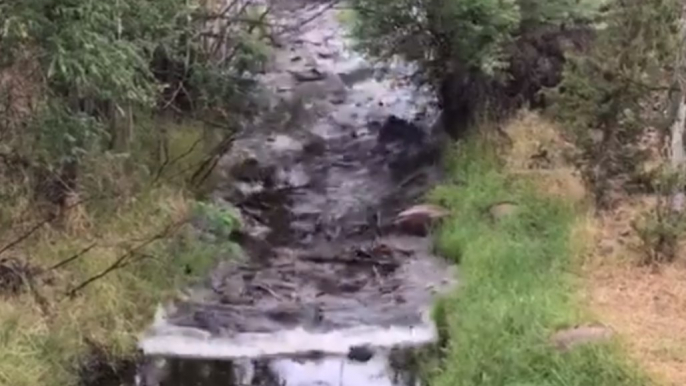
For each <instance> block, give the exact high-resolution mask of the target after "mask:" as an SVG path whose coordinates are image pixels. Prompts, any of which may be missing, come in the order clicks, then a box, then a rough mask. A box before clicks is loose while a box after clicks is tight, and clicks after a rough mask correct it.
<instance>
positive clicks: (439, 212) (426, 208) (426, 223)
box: [393, 204, 449, 236]
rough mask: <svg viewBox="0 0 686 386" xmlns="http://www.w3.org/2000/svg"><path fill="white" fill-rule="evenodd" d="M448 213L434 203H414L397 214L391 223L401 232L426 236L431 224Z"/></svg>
mask: <svg viewBox="0 0 686 386" xmlns="http://www.w3.org/2000/svg"><path fill="white" fill-rule="evenodd" d="M448 214H449V212H448V211H447V210H446V209H444V208H441V207H439V206H436V205H429V204H422V205H416V206H413V207H411V208H409V209H407V210H405V211H403V212H401V213H400V214H398V216H397V217H396V219H395V221H394V222H393V225H394V226H395V227H396V228H397V229H398V230H400V231H401V232H403V233H407V234H411V235H414V236H426V235H427V234H428V233H429V229H430V227H431V225H432V224H433V223H435V222H436V221H438V220H440V219H442V218H444V217H446V216H448Z"/></svg>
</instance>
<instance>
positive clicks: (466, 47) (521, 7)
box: [352, 0, 598, 135]
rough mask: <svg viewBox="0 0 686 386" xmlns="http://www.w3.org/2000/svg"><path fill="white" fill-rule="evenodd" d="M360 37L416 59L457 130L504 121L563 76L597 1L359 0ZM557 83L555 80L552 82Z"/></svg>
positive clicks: (378, 49)
mask: <svg viewBox="0 0 686 386" xmlns="http://www.w3.org/2000/svg"><path fill="white" fill-rule="evenodd" d="M352 3H353V8H354V9H355V11H356V14H357V15H356V16H357V17H356V18H355V19H354V23H353V25H354V27H353V30H354V36H355V37H356V38H357V40H358V42H359V45H360V47H362V48H363V49H364V50H365V51H366V52H367V53H369V54H371V55H373V56H376V57H380V58H383V59H388V58H391V57H394V56H400V57H402V58H404V59H405V60H409V61H411V62H414V63H417V64H418V65H419V67H420V70H421V71H420V75H421V76H420V79H421V80H423V81H425V82H429V83H430V84H431V85H433V86H435V88H436V90H437V91H438V93H439V98H440V99H441V102H442V104H443V109H444V112H445V114H444V116H445V117H446V118H448V119H449V120H450V122H446V123H447V124H446V126H447V129H448V130H449V131H450V132H451V133H453V134H456V135H459V134H460V133H461V132H463V131H464V130H465V129H466V128H467V127H468V126H469V125H471V124H473V123H474V121H475V120H476V118H477V117H480V115H482V114H488V115H489V117H491V118H494V117H495V118H500V117H501V116H504V115H506V114H507V113H509V112H510V111H512V110H513V108H514V107H518V106H519V105H521V104H522V103H523V102H529V101H531V100H533V99H534V97H535V94H536V93H537V92H538V91H539V90H540V89H541V87H543V86H554V83H555V82H557V81H558V80H559V79H558V78H559V72H560V67H561V66H560V64H559V63H560V61H561V60H563V58H562V51H563V47H562V40H563V38H566V35H574V28H571V29H566V28H565V27H564V25H565V24H571V25H576V24H577V22H580V21H582V20H588V19H590V18H591V17H592V16H593V15H595V10H596V9H597V8H598V2H597V1H589V2H584V1H581V2H576V1H569V0H555V1H542V0H506V1H499V0H432V1H419V0H403V1H392V0H381V1H378V0H354V1H353V2H352ZM550 83H553V84H550Z"/></svg>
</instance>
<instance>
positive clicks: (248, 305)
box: [139, 0, 454, 386]
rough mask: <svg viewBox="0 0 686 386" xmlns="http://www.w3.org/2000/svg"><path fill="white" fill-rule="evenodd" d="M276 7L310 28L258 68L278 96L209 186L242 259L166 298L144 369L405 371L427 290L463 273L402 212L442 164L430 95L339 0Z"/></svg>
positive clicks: (362, 378) (309, 380)
mask: <svg viewBox="0 0 686 386" xmlns="http://www.w3.org/2000/svg"><path fill="white" fill-rule="evenodd" d="M279 4H280V3H279ZM275 9H276V10H275V17H276V19H278V20H282V21H283V22H284V23H292V24H293V25H298V26H300V28H294V29H292V32H291V33H290V34H288V35H286V36H284V37H283V42H282V47H280V48H277V49H275V54H274V58H273V60H272V64H271V66H270V67H271V68H270V70H269V71H268V72H267V73H265V74H263V75H262V76H261V79H260V81H261V84H262V85H263V87H264V88H265V89H266V90H267V92H268V93H269V94H270V95H272V96H273V100H274V103H273V106H272V108H271V109H269V111H267V112H265V114H263V116H262V117H261V118H260V119H259V120H258V121H257V122H256V123H255V127H254V128H253V129H250V130H246V131H245V133H244V135H242V136H241V137H240V138H238V139H237V140H236V142H235V144H234V150H232V151H231V152H230V154H227V155H226V156H225V158H224V159H223V160H222V161H221V162H220V165H219V169H220V173H221V175H222V179H223V181H224V184H223V186H221V187H220V188H219V189H217V191H216V192H215V193H214V200H215V201H217V202H219V203H221V202H230V203H232V204H234V205H235V206H237V207H238V208H239V209H240V210H241V215H242V217H243V224H244V229H243V230H242V231H241V233H240V234H238V235H236V241H237V242H238V243H239V244H241V245H242V246H243V249H244V251H245V252H246V253H247V255H248V258H247V259H246V260H244V261H235V262H231V261H229V262H223V263H222V264H220V265H219V266H218V267H217V268H216V269H215V270H214V271H213V272H212V273H211V275H210V277H208V278H207V280H206V281H205V283H204V285H203V286H200V287H199V288H195V289H193V290H192V294H191V296H190V299H187V300H184V301H177V302H176V303H175V304H171V305H166V306H164V307H162V306H161V307H160V310H159V312H158V315H157V317H156V320H155V321H154V323H153V324H152V325H151V326H150V328H149V329H148V330H147V331H145V332H144V334H143V336H142V337H141V340H140V342H139V347H140V349H141V351H142V352H143V354H144V355H145V357H146V360H145V362H144V363H143V366H142V369H141V371H140V372H139V384H140V385H145V386H158V385H160V386H161V385H165V386H188V385H202V386H219V385H239V384H240V385H243V384H245V385H248V384H250V385H287V386H310V385H312V386H314V385H331V386H359V385H374V386H386V385H388V386H392V385H398V386H400V385H403V386H409V385H410V384H411V383H412V381H411V379H413V378H412V374H410V373H411V370H409V369H403V368H394V366H393V365H392V363H397V362H398V361H394V360H393V358H394V356H398V355H405V354H406V352H407V350H412V348H414V347H419V346H425V345H427V344H431V343H433V342H435V340H436V339H437V336H436V335H437V334H436V328H435V326H434V323H433V321H432V320H431V319H430V317H429V312H430V308H431V302H432V299H433V297H434V296H435V294H436V293H437V292H440V291H444V290H446V289H447V288H448V287H450V286H451V285H452V284H453V277H454V272H453V271H452V267H450V266H448V264H447V263H446V262H444V261H442V260H441V259H439V258H436V257H435V256H433V255H432V253H431V251H432V240H431V239H430V237H428V236H427V235H426V234H424V233H421V234H419V235H411V234H406V233H405V232H399V231H398V229H397V228H398V227H397V226H396V225H397V222H398V220H397V219H396V217H397V215H398V214H399V213H401V212H403V210H405V209H407V208H410V207H412V206H413V205H414V204H416V203H418V202H419V201H420V200H421V197H422V195H423V194H424V193H425V192H426V190H427V189H428V188H429V187H430V186H431V185H432V184H433V183H435V182H436V181H437V180H438V179H439V178H440V169H439V167H438V165H437V161H438V154H439V151H440V148H441V147H440V143H441V138H440V135H439V134H438V133H436V132H434V131H436V130H435V127H436V125H434V124H433V121H434V120H436V118H437V114H436V110H435V108H434V107H433V106H434V100H433V97H432V95H431V93H430V92H429V91H427V90H417V89H416V88H415V87H414V86H412V85H411V84H409V82H408V81H407V79H408V78H409V75H410V74H411V73H412V68H409V66H406V65H403V64H394V65H387V66H385V67H380V66H375V65H372V64H370V63H369V62H368V61H366V60H364V59H363V58H361V57H360V56H359V55H358V54H356V53H354V52H352V51H351V50H350V49H349V48H347V47H348V41H347V40H346V38H345V34H346V32H345V30H344V29H343V27H342V26H340V25H339V23H338V21H337V18H336V10H335V9H333V8H331V7H330V5H329V4H326V3H321V2H315V1H307V0H289V1H285V2H283V4H281V5H277V6H276V7H275ZM315 14H319V16H318V17H316V18H313V15H315ZM305 21H309V22H307V23H306V22H305ZM379 74H381V75H379ZM436 218H438V216H436ZM432 219H433V217H432ZM401 362H402V361H401ZM395 367H398V366H395Z"/></svg>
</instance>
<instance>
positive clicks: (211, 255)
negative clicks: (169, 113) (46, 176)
mask: <svg viewBox="0 0 686 386" xmlns="http://www.w3.org/2000/svg"><path fill="white" fill-rule="evenodd" d="M147 124H149V125H154V124H157V125H159V124H165V125H167V127H168V130H169V133H168V135H169V144H168V147H169V152H168V153H169V154H168V156H169V158H170V159H177V162H176V163H174V164H173V165H171V166H170V167H169V170H167V171H166V172H167V174H166V175H171V176H177V177H179V176H180V177H181V179H182V178H183V177H184V176H185V175H188V172H184V170H190V169H189V166H193V165H194V164H197V163H198V160H200V159H202V156H203V152H204V150H205V149H204V147H203V146H199V147H197V148H196V149H193V150H192V151H189V150H190V146H192V144H194V143H196V142H197V141H199V140H200V139H201V138H202V137H201V135H202V130H200V129H199V128H198V127H197V126H195V125H188V124H173V125H172V124H170V123H169V122H148V123H147ZM151 132H152V131H151ZM138 140H139V141H140V142H139V144H138V147H139V148H138V149H137V150H135V151H134V152H132V153H131V154H128V155H127V154H123V155H119V156H117V155H107V154H105V155H101V156H97V155H92V156H89V157H92V158H90V159H89V160H88V161H89V163H88V169H85V170H84V173H87V175H86V176H84V178H85V180H84V181H83V185H82V189H83V190H82V193H83V194H85V195H88V194H93V193H96V192H97V191H98V190H102V191H103V192H105V193H111V192H113V191H114V192H116V193H118V194H117V195H116V196H115V197H113V198H110V199H105V200H93V201H89V202H88V205H84V206H82V207H80V209H81V210H83V216H82V217H83V218H80V219H75V220H74V219H69V220H70V221H71V220H74V221H81V222H82V224H80V225H79V226H69V227H56V228H50V227H46V228H44V229H42V230H41V231H39V232H37V233H36V234H35V235H33V236H31V237H30V238H29V239H27V240H26V241H25V242H24V243H21V244H20V245H18V246H17V247H16V248H14V249H13V250H12V251H11V253H12V255H14V256H15V257H17V258H19V259H21V260H23V261H26V262H27V263H29V264H30V265H32V266H34V267H41V268H43V269H44V271H45V272H44V273H43V274H41V275H39V276H37V277H36V278H35V283H34V284H35V285H34V287H35V288H34V289H35V292H33V291H29V290H26V291H24V292H23V293H22V294H20V295H18V296H3V297H1V298H0V385H7V386H69V385H76V384H78V383H79V376H80V375H81V374H80V371H81V370H83V368H82V367H83V361H84V360H87V359H89V358H88V355H89V352H90V350H91V349H92V348H93V347H95V348H97V349H99V350H101V351H103V352H105V353H106V358H105V359H106V361H109V362H111V363H112V364H115V363H117V362H118V361H119V360H121V359H130V358H132V357H133V356H134V354H135V343H136V339H137V334H138V333H139V332H140V331H141V330H142V329H143V328H144V327H145V325H146V324H147V323H149V322H150V321H151V319H152V316H153V315H152V314H153V313H154V311H155V306H156V304H157V303H158V302H160V301H162V300H164V299H168V298H170V297H173V296H176V291H177V290H178V289H180V288H183V287H184V286H186V285H188V284H190V283H192V281H194V280H195V279H197V278H198V276H200V275H202V273H203V272H205V271H207V270H208V269H209V268H210V267H211V266H212V265H213V264H215V262H216V261H217V259H221V258H230V257H231V256H232V255H233V253H232V252H233V250H232V246H231V245H230V244H228V243H223V242H216V243H208V242H207V241H206V240H201V239H200V237H199V235H198V232H197V231H196V230H195V229H194V228H193V227H192V226H191V225H189V224H186V223H185V220H187V219H189V218H191V217H192V216H196V215H203V216H207V212H208V211H212V210H215V209H216V208H213V207H212V206H211V205H203V206H199V205H198V204H197V203H196V202H195V200H194V198H193V195H192V194H191V193H190V192H188V191H187V190H186V189H185V188H184V186H183V184H182V183H179V179H178V178H177V179H175V180H165V179H164V178H161V179H160V181H159V183H154V184H153V183H151V179H152V176H154V174H155V172H156V171H155V164H156V160H153V159H146V157H151V156H150V154H151V153H153V152H152V150H153V149H151V147H152V146H153V145H154V144H155V143H157V142H156V141H154V140H151V139H149V138H146V137H144V136H141V137H139V138H138ZM146 141H149V142H148V143H147V144H146ZM182 155H185V156H184V157H181V158H180V156H182ZM166 175H163V177H165V176H166ZM22 210H23V208H22ZM217 210H218V209H217ZM210 214H211V215H215V217H216V218H218V219H219V220H221V221H223V222H222V223H221V224H219V225H220V226H224V227H226V226H228V225H230V223H229V222H227V221H224V218H223V216H225V215H226V214H225V213H222V211H221V210H218V211H217V212H212V213H210ZM219 220H217V221H219ZM217 221H215V222H217ZM177 223H184V224H185V225H182V226H179V227H178V228H174V231H173V232H170V233H169V234H167V235H165V236H164V237H160V238H159V239H156V240H155V241H153V242H151V243H150V244H147V245H145V247H144V248H141V249H140V250H138V251H137V253H136V255H135V256H132V259H131V261H132V264H130V265H128V266H126V267H123V268H121V269H116V270H115V271H113V272H112V273H110V274H108V275H106V276H104V277H103V278H101V279H99V280H97V281H94V282H93V283H92V284H91V285H89V286H87V287H85V288H83V290H80V291H78V292H77V293H76V294H75V296H68V294H69V292H70V290H72V289H74V288H75V287H77V286H78V285H79V284H81V283H83V282H84V281H86V280H88V279H89V278H91V277H93V276H94V275H97V274H99V273H101V272H103V271H104V270H106V269H107V268H108V267H110V266H111V265H112V264H113V263H115V262H116V261H117V260H118V259H119V258H120V257H121V256H123V255H125V254H127V253H128V252H129V251H131V250H132V249H136V248H137V247H139V246H141V245H143V244H144V243H146V241H147V240H149V239H151V238H153V237H154V236H155V235H158V234H160V233H162V232H163V231H164V230H165V229H168V228H169V227H170V225H172V224H177ZM227 224H228V225H227ZM66 225H74V224H66ZM221 231H222V233H226V229H221ZM8 233H11V232H9V230H8V229H2V233H1V235H2V236H6V235H7V234H8ZM12 236H14V235H12ZM226 239H227V238H223V240H226ZM6 241H7V240H4V239H3V240H2V243H1V244H2V245H5V244H6ZM91 245H94V247H93V248H92V249H90V250H89V251H88V253H86V254H84V255H83V256H81V257H79V258H77V259H75V260H74V261H72V262H70V263H68V264H66V265H63V266H61V267H59V268H58V269H54V270H50V269H49V267H52V266H54V265H55V264H58V263H59V262H62V261H64V260H65V259H67V258H68V257H70V256H73V255H75V254H78V253H79V251H82V250H84V249H85V248H87V247H89V246H91ZM37 298H42V299H43V302H39V301H37ZM41 303H43V304H41ZM91 359H92V358H91ZM100 359H102V358H100ZM105 365H107V363H105Z"/></svg>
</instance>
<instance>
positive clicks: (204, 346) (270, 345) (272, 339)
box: [139, 322, 437, 359]
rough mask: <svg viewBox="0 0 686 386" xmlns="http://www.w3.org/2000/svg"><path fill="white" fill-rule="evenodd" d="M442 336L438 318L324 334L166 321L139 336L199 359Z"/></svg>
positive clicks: (146, 345)
mask: <svg viewBox="0 0 686 386" xmlns="http://www.w3.org/2000/svg"><path fill="white" fill-rule="evenodd" d="M436 337H437V332H436V328H435V326H434V325H433V323H423V324H421V325H419V326H416V327H399V326H390V327H377V326H359V327H353V328H346V329H340V330H333V331H329V332H319V333H318V332H310V331H306V330H304V329H302V328H298V329H293V330H286V331H279V332H275V333H243V334H237V335H235V336H232V337H223V336H211V335H210V334H209V333H208V332H206V331H202V330H199V329H194V328H188V327H178V326H174V325H172V324H168V323H166V322H163V323H160V324H159V325H157V326H155V327H154V328H153V329H152V331H150V333H149V334H148V336H145V337H143V338H142V339H141V340H140V341H139V348H140V349H141V350H142V351H143V353H144V354H145V355H148V356H165V357H183V358H196V359H201V358H204V359H232V358H263V357H276V356H286V355H295V354H299V353H306V352H312V351H317V352H321V353H324V354H330V355H346V354H347V353H348V351H349V350H350V348H351V347H355V346H364V345H368V346H372V347H388V348H390V347H413V346H422V345H426V344H428V343H431V342H434V341H435V340H436Z"/></svg>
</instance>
